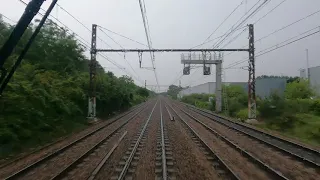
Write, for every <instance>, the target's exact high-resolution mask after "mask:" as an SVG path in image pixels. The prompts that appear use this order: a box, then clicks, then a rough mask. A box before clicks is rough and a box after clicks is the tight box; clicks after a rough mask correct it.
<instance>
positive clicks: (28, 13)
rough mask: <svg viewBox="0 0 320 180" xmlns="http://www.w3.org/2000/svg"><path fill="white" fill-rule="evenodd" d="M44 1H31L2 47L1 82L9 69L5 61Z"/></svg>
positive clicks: (0, 61) (0, 52)
mask: <svg viewBox="0 0 320 180" xmlns="http://www.w3.org/2000/svg"><path fill="white" fill-rule="evenodd" d="M44 1H45V0H32V1H30V2H29V4H28V5H27V7H26V9H25V11H24V13H23V15H22V16H21V18H20V20H19V22H18V23H17V24H16V26H15V27H14V29H13V31H12V33H11V34H10V36H9V38H8V40H7V41H6V42H5V43H4V45H3V46H2V48H1V49H0V70H1V76H0V83H1V82H2V81H3V79H4V78H5V76H6V74H7V70H6V69H5V68H4V67H3V65H4V63H5V61H6V60H7V58H8V57H9V56H10V55H11V53H12V51H13V49H14V48H15V46H16V45H17V44H18V41H19V40H20V38H21V37H22V35H23V33H24V32H25V30H26V29H27V28H28V25H29V24H30V22H31V21H32V19H33V17H34V16H35V15H36V14H37V13H38V12H39V10H40V7H41V5H42V4H43V2H44Z"/></svg>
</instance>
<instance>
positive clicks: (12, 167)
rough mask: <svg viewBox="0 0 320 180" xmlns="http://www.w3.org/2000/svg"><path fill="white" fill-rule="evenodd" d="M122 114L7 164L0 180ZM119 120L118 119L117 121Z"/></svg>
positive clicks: (0, 175) (2, 169) (2, 170)
mask: <svg viewBox="0 0 320 180" xmlns="http://www.w3.org/2000/svg"><path fill="white" fill-rule="evenodd" d="M125 113H126V112H124V113H122V114H125ZM133 113H134V112H131V113H129V114H128V115H126V116H124V117H122V119H123V118H126V117H130V115H132V114H133ZM122 114H120V115H118V116H116V117H114V118H111V119H109V120H108V121H104V122H101V123H97V124H93V125H92V126H90V127H88V128H86V129H84V130H83V131H80V132H78V133H76V134H73V135H70V136H68V137H66V138H65V139H63V140H61V141H59V140H58V141H57V142H56V143H54V144H52V145H50V146H48V147H44V148H43V149H41V150H40V151H38V152H34V153H31V154H30V155H26V157H23V158H22V159H20V160H18V161H16V162H13V163H12V164H9V165H8V166H4V167H2V168H1V169H0V179H1V178H4V177H7V176H9V175H10V174H12V173H14V172H16V171H18V170H20V169H22V168H24V167H26V166H28V165H30V164H32V163H34V162H35V161H37V160H38V159H41V158H43V157H45V156H46V155H48V154H51V153H53V152H55V151H57V150H58V149H60V148H61V147H63V146H66V145H68V144H70V143H71V142H73V141H75V140H77V139H79V138H81V137H82V136H84V135H86V134H88V133H90V132H92V131H95V130H97V129H99V128H101V127H103V126H105V125H107V124H109V123H110V122H112V121H114V120H115V119H116V118H117V117H119V116H121V115H122ZM119 120H120V119H119Z"/></svg>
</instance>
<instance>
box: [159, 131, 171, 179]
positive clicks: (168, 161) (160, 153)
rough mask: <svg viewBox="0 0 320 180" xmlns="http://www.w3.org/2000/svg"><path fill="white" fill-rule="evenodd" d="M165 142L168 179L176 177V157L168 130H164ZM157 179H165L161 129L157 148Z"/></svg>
mask: <svg viewBox="0 0 320 180" xmlns="http://www.w3.org/2000/svg"><path fill="white" fill-rule="evenodd" d="M164 136H165V137H164V144H165V153H166V168H167V176H168V177H167V179H170V180H174V179H176V170H175V168H174V158H173V155H172V154H173V153H172V148H171V144H170V142H169V139H168V137H167V133H166V130H164ZM155 174H156V177H155V179H156V180H163V177H162V176H163V174H162V146H161V131H160V130H159V131H158V133H157V150H156V169H155Z"/></svg>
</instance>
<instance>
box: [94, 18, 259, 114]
mask: <svg viewBox="0 0 320 180" xmlns="http://www.w3.org/2000/svg"><path fill="white" fill-rule="evenodd" d="M96 28H97V25H95V24H93V25H92V42H91V61H90V89H89V91H90V92H89V112H88V116H89V118H92V119H94V118H95V117H96V95H95V83H96V82H95V81H96V78H95V75H96V65H97V62H96V54H97V53H98V52H126V53H128V52H138V54H141V53H143V52H190V53H191V52H202V53H206V52H216V51H218V52H222V51H238V52H242V51H246V52H249V81H248V86H249V88H248V118H249V119H255V118H256V92H255V56H254V51H255V49H254V33H253V24H250V25H249V49H154V48H149V49H97V48H96V38H97V34H96V33H97V32H96ZM200 61H201V60H190V62H192V63H200ZM181 62H182V61H181ZM201 63H216V62H215V61H209V60H202V62H201ZM220 100H221V99H220ZM217 105H218V106H220V105H221V102H216V106H217ZM220 109H221V108H220Z"/></svg>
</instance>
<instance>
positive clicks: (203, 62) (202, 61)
mask: <svg viewBox="0 0 320 180" xmlns="http://www.w3.org/2000/svg"><path fill="white" fill-rule="evenodd" d="M181 63H182V64H221V63H222V61H221V60H181Z"/></svg>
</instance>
